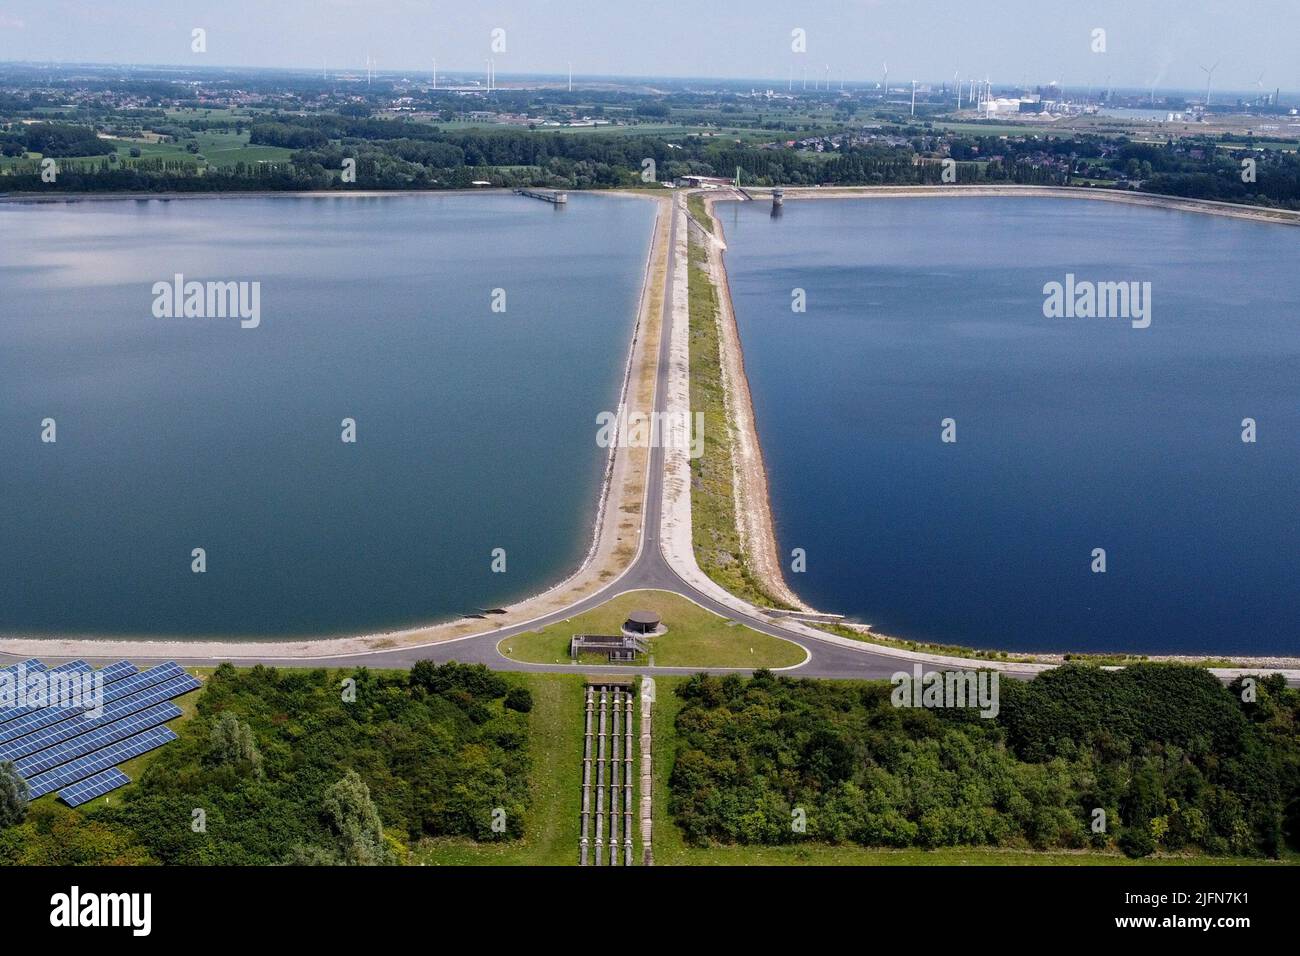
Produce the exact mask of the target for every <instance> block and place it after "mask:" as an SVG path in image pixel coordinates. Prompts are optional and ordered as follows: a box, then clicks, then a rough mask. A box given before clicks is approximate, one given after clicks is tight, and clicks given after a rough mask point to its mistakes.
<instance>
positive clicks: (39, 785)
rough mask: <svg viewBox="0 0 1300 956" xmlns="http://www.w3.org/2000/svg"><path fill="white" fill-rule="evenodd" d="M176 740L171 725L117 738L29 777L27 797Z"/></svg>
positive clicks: (82, 777) (79, 778)
mask: <svg viewBox="0 0 1300 956" xmlns="http://www.w3.org/2000/svg"><path fill="white" fill-rule="evenodd" d="M175 739H176V734H174V733H173V732H172V730H171V728H170V727H153V728H150V729H149V730H146V731H145V732H144V733H141V734H136V735H135V736H134V737H128V738H127V739H126V740H122V741H119V742H117V743H115V744H112V745H110V746H108V747H105V748H104V749H103V750H98V751H96V752H95V753H93V754H89V755H87V756H85V757H82V758H80V759H78V760H74V761H72V762H71V763H68V764H64V765H63V766H62V767H56V768H55V769H53V770H49V771H46V772H45V773H42V774H37V775H36V776H35V777H31V778H30V779H28V781H27V786H28V787H29V788H30V791H31V792H30V798H31V799H32V800H35V799H36V798H37V797H43V796H45V794H47V793H53V792H54V791H55V790H58V789H59V788H60V787H65V786H67V785H68V784H71V783H76V782H77V781H78V780H84V779H86V778H87V777H89V776H91V775H92V774H96V773H99V771H101V770H107V769H108V768H109V767H112V766H114V765H115V764H119V763H121V762H122V761H124V760H130V759H131V758H132V757H138V756H140V754H143V753H148V752H149V751H150V750H156V749H157V748H159V747H161V746H163V744H168V743H171V742H172V741H173V740H175Z"/></svg>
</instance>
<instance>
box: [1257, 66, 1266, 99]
mask: <svg viewBox="0 0 1300 956" xmlns="http://www.w3.org/2000/svg"><path fill="white" fill-rule="evenodd" d="M1264 72H1267V71H1263V72H1261V73H1260V74H1259V78H1258V79H1256V80H1255V86H1257V87H1258V88H1259V95H1260V96H1261V97H1262V96H1264Z"/></svg>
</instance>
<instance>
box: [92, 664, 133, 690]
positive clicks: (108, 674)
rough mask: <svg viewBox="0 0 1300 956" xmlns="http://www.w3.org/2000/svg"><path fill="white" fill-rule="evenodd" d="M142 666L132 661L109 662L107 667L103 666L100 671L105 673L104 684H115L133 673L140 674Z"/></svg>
mask: <svg viewBox="0 0 1300 956" xmlns="http://www.w3.org/2000/svg"><path fill="white" fill-rule="evenodd" d="M139 672H140V668H138V667H136V666H135V665H134V664H132V663H131V662H130V661H118V662H117V663H116V664H109V665H108V666H107V667H101V668H100V669H99V673H100V674H102V675H104V677H103V680H104V686H105V687H107V686H108V685H109V684H114V683H116V682H117V681H120V680H121V679H122V678H124V677H130V676H131V675H132V674H138V673H139Z"/></svg>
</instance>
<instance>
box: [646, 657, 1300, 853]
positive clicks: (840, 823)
mask: <svg viewBox="0 0 1300 956" xmlns="http://www.w3.org/2000/svg"><path fill="white" fill-rule="evenodd" d="M890 690H891V688H890V687H889V686H888V685H883V684H834V683H828V682H820V681H809V680H803V681H797V680H792V679H788V678H779V679H778V678H774V677H773V676H772V675H771V674H770V673H765V672H759V673H757V674H755V676H754V677H753V679H751V680H743V679H741V678H739V677H726V678H721V679H719V678H716V677H709V676H703V675H700V676H697V677H695V678H692V679H691V681H690V682H688V683H687V684H685V685H684V686H683V687H682V688H681V689H680V691H679V693H680V696H681V697H682V698H683V699H684V700H685V706H684V707H683V708H682V710H681V711H680V713H679V714H678V717H677V720H676V729H677V734H678V737H679V740H680V747H679V750H678V753H677V756H676V760H675V763H674V766H673V769H672V774H671V779H670V787H671V790H670V793H671V797H670V805H669V808H670V810H671V812H672V813H673V815H674V817H675V818H676V819H677V821H678V823H679V824H680V825H681V826H682V827H683V829H684V831H685V833H686V835H687V837H688V838H689V839H690V840H692V841H694V842H696V843H709V842H715V841H716V842H723V843H750V844H781V843H792V842H796V841H799V840H806V839H812V840H821V841H827V842H832V843H858V844H862V845H866V846H889V847H939V846H958V845H975V846H1028V847H1034V848H1039V849H1048V848H1082V847H1095V848H1105V847H1113V846H1118V847H1119V848H1121V849H1123V850H1124V851H1125V852H1127V853H1129V854H1131V855H1134V856H1141V855H1146V854H1149V853H1151V852H1153V851H1155V850H1156V849H1163V850H1169V851H1178V850H1184V849H1196V850H1199V851H1202V852H1205V853H1210V854H1243V855H1264V856H1277V855H1279V853H1280V852H1281V851H1282V849H1283V847H1284V846H1285V845H1286V844H1287V843H1291V844H1292V845H1295V842H1296V841H1297V839H1298V838H1300V693H1297V692H1296V691H1294V690H1290V689H1287V688H1286V686H1285V684H1284V682H1282V681H1281V680H1280V679H1275V678H1269V679H1267V680H1264V681H1262V683H1261V684H1260V685H1259V686H1258V687H1255V688H1243V687H1242V686H1241V685H1240V683H1238V684H1237V685H1234V686H1233V687H1230V688H1225V687H1224V686H1222V685H1221V684H1220V683H1219V682H1218V681H1217V680H1215V679H1214V677H1213V676H1211V675H1210V674H1208V673H1207V672H1205V671H1204V670H1201V669H1197V668H1191V667H1182V666H1177V665H1158V664H1140V665H1134V666H1131V667H1128V668H1126V669H1124V670H1122V671H1118V672H1108V671H1102V670H1100V669H1096V668H1091V667H1084V666H1078V665H1070V666H1066V667H1062V668H1060V669H1058V670H1054V671H1051V672H1048V673H1046V674H1044V675H1042V676H1040V677H1038V678H1037V679H1035V680H1034V681H1031V682H1026V683H1021V682H1017V681H1003V682H1002V683H1001V686H1000V694H1001V711H1000V713H999V714H998V716H997V717H996V718H995V719H982V718H981V717H980V716H979V715H978V713H976V712H974V711H971V710H968V709H947V710H945V709H934V710H920V709H910V708H896V707H894V706H892V704H891V701H890ZM1243 697H1245V698H1246V700H1245V701H1243ZM799 811H802V815H803V818H804V820H805V823H806V825H805V829H804V832H800V830H799V829H798V828H797V827H795V826H793V825H792V820H794V819H797V817H798V816H799Z"/></svg>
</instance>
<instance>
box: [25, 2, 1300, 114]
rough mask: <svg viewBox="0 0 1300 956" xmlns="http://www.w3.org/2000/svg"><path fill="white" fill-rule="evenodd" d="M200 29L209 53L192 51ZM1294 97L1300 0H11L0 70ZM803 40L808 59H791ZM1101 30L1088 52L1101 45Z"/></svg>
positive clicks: (1299, 78)
mask: <svg viewBox="0 0 1300 956" xmlns="http://www.w3.org/2000/svg"><path fill="white" fill-rule="evenodd" d="M194 27H203V28H204V29H206V30H207V38H208V51H207V53H205V54H194V53H192V52H191V51H190V31H191V29H192V28H194ZM494 27H500V28H503V29H505V31H506V45H507V52H506V53H504V54H501V55H498V56H497V57H496V61H497V72H498V74H501V75H505V74H509V73H511V72H516V71H517V72H549V73H562V72H563V71H564V69H565V63H566V62H567V61H570V60H571V61H572V62H573V65H574V71H575V72H577V73H605V74H610V73H612V74H625V75H666V76H726V77H754V78H768V79H770V80H771V81H772V82H773V85H776V84H777V83H778V82H784V81H786V79H787V78H788V76H789V72H790V70H791V69H792V68H793V69H794V71H795V76H796V78H799V77H801V76H802V71H803V69H804V67H805V66H806V67H807V68H808V72H809V76H810V77H812V76H822V77H824V76H825V67H826V65H828V64H829V65H830V67H831V75H832V78H833V80H832V82H833V83H838V79H839V76H840V72H841V71H842V72H843V75H844V77H845V78H846V79H847V80H849V81H854V80H857V81H868V80H869V81H872V82H874V81H876V80H878V79H879V78H880V75H881V69H882V68H881V64H882V61H884V60H888V61H889V73H890V78H891V80H892V81H895V82H899V83H904V82H907V81H908V80H910V79H913V78H917V79H922V80H935V81H937V80H941V79H948V78H951V77H952V75H953V72H954V71H957V70H960V71H961V74H962V75H963V76H979V77H983V76H984V75H985V74H988V75H990V76H991V77H992V78H993V79H994V80H995V81H1000V82H1005V83H1017V82H1020V81H1021V80H1025V81H1027V82H1030V83H1046V82H1049V81H1051V80H1061V81H1064V82H1065V83H1067V84H1069V85H1072V86H1076V85H1077V86H1082V85H1088V84H1096V85H1098V86H1100V85H1103V84H1104V83H1105V82H1106V77H1107V76H1108V75H1110V76H1111V77H1112V83H1113V84H1114V85H1115V86H1133V87H1146V86H1149V85H1151V84H1152V83H1153V82H1155V81H1157V79H1158V82H1159V84H1160V85H1161V86H1183V87H1194V88H1201V87H1203V86H1204V83H1205V74H1204V73H1202V71H1201V69H1200V64H1205V65H1210V64H1212V63H1214V61H1215V60H1217V59H1220V58H1221V59H1222V63H1221V65H1220V67H1219V69H1218V72H1217V73H1216V76H1215V87H1216V88H1221V89H1228V88H1235V89H1251V90H1253V89H1255V88H1256V82H1257V80H1258V78H1259V76H1260V73H1261V72H1262V73H1263V74H1264V76H1263V85H1264V86H1265V87H1266V88H1269V89H1271V88H1274V87H1277V86H1281V87H1282V88H1283V89H1284V90H1290V91H1294V90H1296V89H1300V56H1297V40H1298V38H1300V0H1240V2H1227V0H1092V2H1087V0H1072V2H1067V0H994V2H987V0H986V2H976V0H961V2H957V0H800V2H785V0H744V2H733V0H655V2H645V3H638V2H635V0H631V2H630V0H510V2H498V0H487V2H479V0H460V2H454V3H453V2H445V0H108V2H96V3H92V2H89V0H24V2H15V0H0V60H80V61H90V62H117V63H169V64H207V65H222V66H291V67H307V68H312V69H319V68H320V67H321V63H322V61H327V62H328V64H329V66H330V68H331V70H338V69H349V68H350V69H358V68H364V63H365V57H366V52H367V50H369V51H370V53H371V54H372V55H373V56H374V58H375V59H376V61H377V63H378V67H379V68H380V69H400V70H414V69H424V70H427V69H428V68H429V66H430V64H431V62H432V59H433V58H434V57H436V58H437V60H438V64H439V68H440V69H448V70H452V69H475V70H477V69H480V68H481V67H482V65H483V62H484V59H485V58H486V57H487V55H488V45H489V34H490V31H491V30H492V29H493V28H494ZM796 27H800V28H802V29H804V30H805V31H806V32H807V37H808V44H807V45H808V52H807V53H806V54H805V55H802V56H798V55H795V54H793V53H791V50H790V42H791V41H790V32H791V30H792V29H794V28H796ZM1096 27H1101V28H1104V29H1105V30H1106V31H1107V32H1106V40H1107V51H1106V52H1105V53H1094V52H1092V51H1091V49H1090V46H1091V42H1092V38H1091V33H1092V30H1093V29H1094V28H1096Z"/></svg>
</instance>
